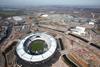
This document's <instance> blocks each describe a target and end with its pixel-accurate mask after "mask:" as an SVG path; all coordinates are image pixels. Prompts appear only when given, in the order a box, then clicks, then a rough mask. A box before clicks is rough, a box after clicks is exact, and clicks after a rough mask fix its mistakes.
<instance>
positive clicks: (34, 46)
mask: <svg viewBox="0 0 100 67" xmlns="http://www.w3.org/2000/svg"><path fill="white" fill-rule="evenodd" d="M30 45H31V50H32V52H36V51H40V50H42V51H43V49H44V45H45V42H44V41H42V40H35V41H33V42H32V43H31V44H30Z"/></svg>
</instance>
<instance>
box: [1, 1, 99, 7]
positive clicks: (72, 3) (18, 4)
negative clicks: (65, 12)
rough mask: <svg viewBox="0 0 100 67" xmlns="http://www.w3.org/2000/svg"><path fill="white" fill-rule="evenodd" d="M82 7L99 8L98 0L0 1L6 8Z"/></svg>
mask: <svg viewBox="0 0 100 67" xmlns="http://www.w3.org/2000/svg"><path fill="white" fill-rule="evenodd" d="M53 5H58V6H77V7H78V6H79V7H81V6H83V7H87V6H88V7H100V0H92V1H91V0H88V1H87V0H84V1H82V0H76V1H75V0H57V1H56V0H50V1H48V0H43V1H42V0H9V1H8V0H0V6H8V7H36V6H53Z"/></svg>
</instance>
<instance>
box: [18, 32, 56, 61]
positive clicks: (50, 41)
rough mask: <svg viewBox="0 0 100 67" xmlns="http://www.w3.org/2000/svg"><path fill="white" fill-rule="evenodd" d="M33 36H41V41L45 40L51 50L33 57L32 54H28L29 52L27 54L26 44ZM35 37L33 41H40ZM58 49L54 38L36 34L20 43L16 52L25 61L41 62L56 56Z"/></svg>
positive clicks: (44, 34)
mask: <svg viewBox="0 0 100 67" xmlns="http://www.w3.org/2000/svg"><path fill="white" fill-rule="evenodd" d="M33 35H35V36H37V35H38V36H40V38H39V39H41V40H44V41H45V42H46V43H47V45H48V46H49V50H48V51H46V52H44V53H43V54H40V55H31V54H28V53H27V52H25V50H24V42H25V41H26V40H27V39H28V38H29V37H31V36H33ZM35 36H33V37H32V38H33V39H32V40H33V41H34V40H36V39H38V38H36V39H35V38H34V37H35ZM56 48H57V44H56V40H55V39H54V38H53V37H52V36H50V35H48V34H46V33H36V34H34V33H32V34H30V35H29V36H26V37H25V38H24V39H22V40H21V41H20V43H19V44H18V46H17V49H16V51H17V54H18V56H19V57H20V58H21V59H23V60H25V61H29V62H40V61H43V60H46V59H48V58H49V57H51V56H52V55H53V54H54V52H55V50H56Z"/></svg>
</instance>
